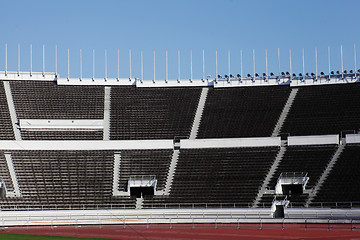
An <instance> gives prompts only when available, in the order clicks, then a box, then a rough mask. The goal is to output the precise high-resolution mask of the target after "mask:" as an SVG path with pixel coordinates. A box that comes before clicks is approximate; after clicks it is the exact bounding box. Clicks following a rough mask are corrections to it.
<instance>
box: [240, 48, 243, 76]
mask: <svg viewBox="0 0 360 240" xmlns="http://www.w3.org/2000/svg"><path fill="white" fill-rule="evenodd" d="M242 79H243V60H242V49H241V50H240V81H242Z"/></svg>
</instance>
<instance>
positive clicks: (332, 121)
mask: <svg viewBox="0 0 360 240" xmlns="http://www.w3.org/2000/svg"><path fill="white" fill-rule="evenodd" d="M359 120H360V84H359V83H352V84H336V85H322V86H309V87H300V88H299V91H298V93H297V96H296V98H295V101H294V103H293V105H292V107H291V109H290V112H289V114H288V116H287V118H286V120H285V123H284V125H283V127H282V129H281V132H282V133H289V134H290V135H298V136H300V135H316V134H318V135H321V134H340V133H341V131H347V130H352V131H356V132H357V131H359V130H360V121H359Z"/></svg>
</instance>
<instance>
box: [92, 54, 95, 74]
mask: <svg viewBox="0 0 360 240" xmlns="http://www.w3.org/2000/svg"><path fill="white" fill-rule="evenodd" d="M92 80H93V81H94V80H95V49H94V48H93V77H92Z"/></svg>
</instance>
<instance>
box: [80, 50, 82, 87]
mask: <svg viewBox="0 0 360 240" xmlns="http://www.w3.org/2000/svg"><path fill="white" fill-rule="evenodd" d="M81 80H82V50H81V48H80V81H81Z"/></svg>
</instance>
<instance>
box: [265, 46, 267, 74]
mask: <svg viewBox="0 0 360 240" xmlns="http://www.w3.org/2000/svg"><path fill="white" fill-rule="evenodd" d="M265 74H266V76H265V79H267V77H268V57H267V48H266V49H265Z"/></svg>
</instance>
